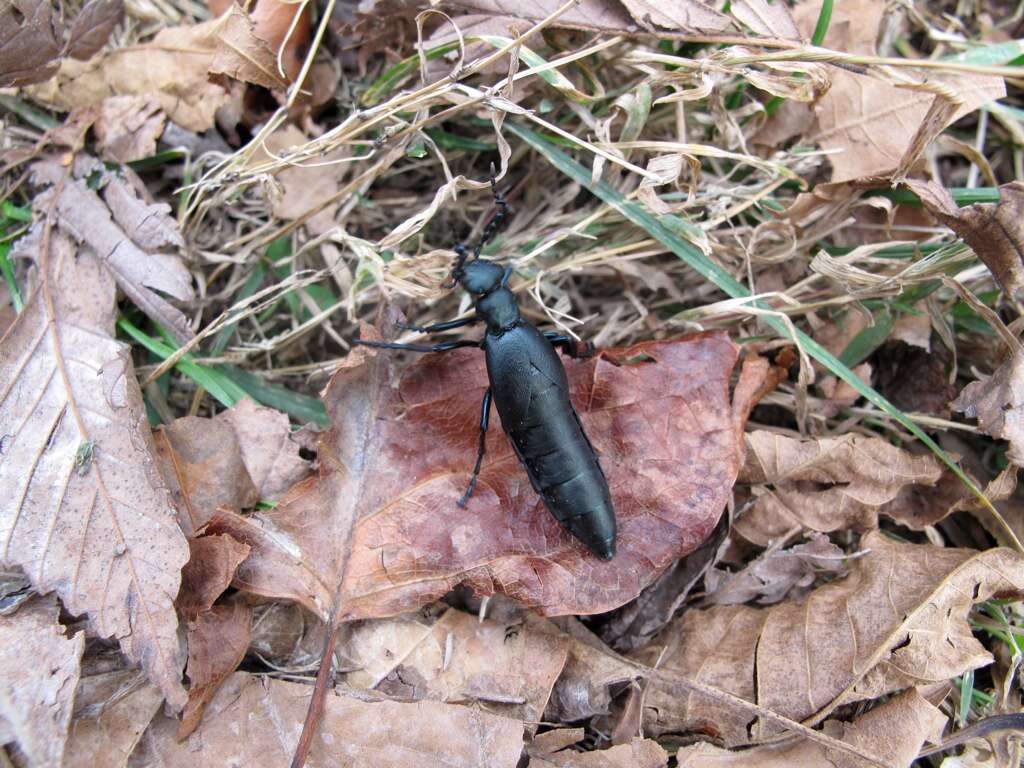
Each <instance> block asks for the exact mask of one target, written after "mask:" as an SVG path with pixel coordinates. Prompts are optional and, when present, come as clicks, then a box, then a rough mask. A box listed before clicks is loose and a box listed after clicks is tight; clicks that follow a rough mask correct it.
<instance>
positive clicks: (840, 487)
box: [735, 431, 966, 546]
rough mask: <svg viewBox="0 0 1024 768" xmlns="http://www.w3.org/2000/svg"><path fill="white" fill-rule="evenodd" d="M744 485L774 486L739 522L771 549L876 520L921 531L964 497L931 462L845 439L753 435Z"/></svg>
mask: <svg viewBox="0 0 1024 768" xmlns="http://www.w3.org/2000/svg"><path fill="white" fill-rule="evenodd" d="M746 439H747V448H748V452H747V460H746V465H745V466H744V467H743V470H742V471H741V472H740V481H741V482H744V483H749V484H751V485H770V486H771V488H770V489H769V488H765V489H763V492H761V493H760V495H758V497H757V500H756V501H755V502H754V504H753V505H752V506H751V507H750V508H749V509H748V510H747V511H746V512H745V513H744V514H743V515H742V516H741V517H740V518H739V519H738V520H737V521H736V524H735V530H736V531H737V532H738V533H740V534H741V535H742V536H743V537H744V538H745V539H747V540H748V541H751V542H753V543H755V544H758V545H760V546H768V545H769V544H770V543H771V542H772V541H773V540H777V539H778V538H780V537H781V536H782V535H784V534H785V533H787V532H789V531H791V530H792V529H794V528H800V527H803V528H809V529H811V530H814V531H822V532H829V531H836V530H840V529H843V528H850V529H853V530H857V531H867V530H869V529H871V528H876V527H878V516H879V515H885V516H886V517H891V518H892V519H894V520H896V521H897V522H899V523H901V524H902V525H906V526H908V527H910V528H913V529H914V530H921V529H923V528H924V527H925V526H927V525H932V524H933V523H935V522H937V521H938V520H941V519H942V518H943V517H945V516H946V515H947V514H948V513H949V512H950V508H951V507H952V505H953V504H954V503H955V502H957V501H959V500H960V499H961V498H963V497H964V496H965V495H966V493H965V492H964V491H963V490H962V489H961V488H960V483H959V480H957V479H956V478H955V477H954V476H952V475H951V473H949V472H947V471H946V470H945V469H944V468H943V466H942V464H940V463H939V461H938V459H936V458H935V457H934V456H932V455H931V454H919V455H914V454H911V453H909V452H907V451H905V450H902V449H900V448H897V447H896V446H894V445H892V444H891V443H889V442H888V441H887V440H883V439H882V438H877V437H865V436H863V435H857V434H847V435H843V436H842V437H838V438H821V439H817V440H815V439H807V440H799V439H796V438H791V437H783V436H782V435H777V434H774V433H772V432H766V431H755V432H751V433H748V434H747V436H746Z"/></svg>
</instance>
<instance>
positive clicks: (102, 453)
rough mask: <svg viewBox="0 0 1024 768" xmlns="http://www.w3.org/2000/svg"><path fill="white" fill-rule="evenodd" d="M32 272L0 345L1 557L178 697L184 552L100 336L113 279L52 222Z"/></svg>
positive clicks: (148, 446) (107, 339) (144, 437)
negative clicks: (37, 279)
mask: <svg viewBox="0 0 1024 768" xmlns="http://www.w3.org/2000/svg"><path fill="white" fill-rule="evenodd" d="M39 266H40V270H41V271H42V272H43V273H44V274H45V279H43V280H42V282H41V285H40V287H39V288H37V290H36V291H35V292H34V293H33V295H32V297H31V298H30V299H29V301H28V303H27V304H26V306H25V309H24V310H23V311H22V313H21V314H20V315H19V316H18V319H17V320H16V321H15V323H14V325H13V326H11V328H10V329H9V330H8V332H7V334H6V335H5V336H4V338H3V340H2V342H0V392H2V393H3V395H2V399H0V434H2V435H4V461H2V462H0V494H2V495H3V496H4V497H5V498H8V499H17V500H18V501H17V502H16V503H14V504H10V505H7V506H6V507H4V509H3V510H2V512H0V530H2V531H3V549H2V551H0V559H2V560H3V561H4V562H7V563H13V564H17V565H20V566H21V567H22V568H23V569H24V570H25V573H26V574H27V575H28V576H29V577H30V578H31V579H32V583H33V585H34V586H35V588H36V589H37V590H39V591H40V592H44V593H45V592H51V591H53V590H57V592H58V594H59V595H60V597H61V600H62V601H63V602H64V605H65V606H66V607H67V609H68V610H69V611H70V612H71V613H73V614H88V615H89V620H90V623H91V626H92V629H93V630H94V631H95V632H96V634H98V635H100V636H101V637H110V638H114V639H116V640H117V641H119V642H120V643H121V648H122V650H123V651H124V653H125V655H127V656H128V658H130V659H132V660H134V661H138V662H141V663H142V665H143V668H144V670H145V671H146V674H147V675H148V676H149V678H150V679H151V680H152V681H153V682H154V683H156V684H157V685H158V686H159V688H160V690H161V691H162V692H163V694H164V695H165V696H166V697H167V699H168V701H169V702H170V703H171V705H172V706H174V707H176V708H180V707H181V706H182V705H183V704H184V702H185V692H184V689H183V688H182V687H181V667H182V663H183V661H184V660H183V658H182V656H181V651H180V648H179V645H178V636H177V628H178V621H177V617H176V615H175V612H174V606H173V604H172V600H173V597H174V595H176V594H177V593H178V584H179V581H180V572H181V567H182V566H183V565H184V564H185V562H186V560H187V559H188V547H187V545H186V542H185V537H184V536H183V535H182V533H181V529H180V528H178V525H177V523H176V522H175V513H174V509H173V508H172V507H171V504H170V498H169V495H168V493H167V489H166V488H165V487H164V485H163V482H162V481H161V479H160V476H159V473H158V472H157V471H156V467H155V466H154V462H153V459H152V442H151V439H150V433H149V426H148V424H147V423H146V415H145V409H144V407H143V404H142V395H141V393H140V392H139V387H138V384H137V382H136V380H135V373H134V370H133V368H132V364H131V357H130V355H129V349H128V347H127V346H126V345H124V344H121V343H120V342H117V341H115V340H114V339H113V338H112V333H113V326H114V312H115V306H114V282H113V279H112V278H111V277H110V275H109V274H108V273H107V272H106V271H105V270H104V268H103V267H102V266H101V264H100V263H99V261H98V260H97V259H96V258H95V256H93V254H92V253H91V252H90V250H89V249H84V250H82V251H79V252H77V253H76V249H75V247H74V246H73V244H72V243H71V241H70V239H68V238H67V237H66V236H64V235H62V234H60V233H59V232H53V233H52V237H51V243H50V249H49V253H48V254H42V258H41V261H40V265H39Z"/></svg>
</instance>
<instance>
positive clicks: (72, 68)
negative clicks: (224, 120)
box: [28, 19, 227, 132]
mask: <svg viewBox="0 0 1024 768" xmlns="http://www.w3.org/2000/svg"><path fill="white" fill-rule="evenodd" d="M221 22H222V20H221V19H213V20H211V21H206V22H203V23H202V24H196V25H193V26H182V27H165V28H164V29H161V30H160V31H159V32H158V33H157V35H156V37H154V38H153V39H152V40H151V41H150V42H148V43H143V44H141V45H135V46H132V47H131V48H127V49H122V50H118V51H114V52H111V53H109V54H107V55H106V56H102V57H98V58H94V59H92V60H90V61H88V62H81V61H76V60H74V59H64V60H63V61H62V62H61V63H60V69H59V70H58V72H57V74H56V76H55V77H54V78H52V79H51V80H49V81H47V82H45V83H41V84H39V85H36V86H33V87H32V88H30V89H29V90H28V93H29V94H31V95H32V96H33V98H36V99H38V100H40V101H42V102H44V103H48V104H52V105H53V106H55V107H56V108H58V109H61V110H65V111H70V110H72V109H77V108H81V107H91V106H97V105H99V104H102V103H103V101H104V100H105V99H107V98H109V97H111V96H130V95H148V96H151V97H152V98H154V99H156V100H157V101H158V102H159V103H160V106H161V107H163V110H164V112H165V113H166V114H167V117H168V118H170V119H171V120H172V121H173V122H175V123H177V124H178V125H180V126H181V127H182V128H186V129H188V130H191V131H197V132H202V131H206V130H209V129H210V128H212V127H213V122H214V120H213V117H214V113H215V112H216V111H217V109H218V107H220V106H221V105H222V104H224V103H225V102H226V101H227V92H226V91H225V90H224V89H223V88H222V87H221V86H219V85H217V84H215V83H211V82H209V80H208V79H207V78H208V75H209V72H210V67H211V65H212V62H213V55H214V51H215V49H216V47H217V31H218V29H219V25H220V24H221Z"/></svg>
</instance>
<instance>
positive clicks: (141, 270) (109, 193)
mask: <svg viewBox="0 0 1024 768" xmlns="http://www.w3.org/2000/svg"><path fill="white" fill-rule="evenodd" d="M32 171H33V181H34V182H35V183H36V184H37V185H39V186H48V187H49V189H46V190H45V191H43V192H40V193H38V194H37V195H36V197H35V200H34V201H33V207H34V208H35V211H36V213H37V214H39V216H40V217H45V216H47V215H50V213H51V211H52V212H53V213H54V214H55V217H54V220H55V223H56V224H57V225H58V226H59V227H60V229H61V230H62V231H64V232H67V233H68V234H69V235H71V236H72V237H73V238H74V239H75V241H76V242H78V243H81V244H84V245H86V246H87V250H88V251H89V252H90V253H93V254H95V255H96V256H97V258H99V260H100V262H101V263H102V264H103V266H104V267H106V268H107V269H108V270H109V271H110V273H111V274H112V275H113V276H114V279H115V280H117V284H118V286H119V287H120V288H121V290H123V291H124V292H125V294H127V295H128V297H129V298H130V299H131V300H132V302H133V303H134V304H135V305H136V306H137V307H138V308H139V309H141V310H142V311H143V312H145V313H146V314H147V315H148V316H149V317H150V318H152V319H153V320H155V321H156V322H158V323H160V324H161V325H163V326H164V327H165V328H166V329H167V330H168V331H169V332H170V333H171V335H172V336H174V337H175V338H176V339H177V340H178V341H179V342H181V343H184V342H185V341H188V340H189V339H190V338H192V337H193V336H194V335H195V334H194V333H193V332H192V329H191V328H190V327H189V322H188V318H186V317H185V315H184V314H183V313H182V312H181V310H179V309H178V308H177V307H175V306H173V305H172V304H170V303H169V302H168V301H167V300H166V299H164V298H163V297H162V296H161V295H160V294H158V293H157V291H160V292H161V293H166V294H169V295H171V296H173V297H175V298H177V299H180V300H182V301H184V300H187V299H191V298H193V297H194V293H193V290H192V277H191V275H190V274H189V272H188V270H187V269H186V268H185V265H184V264H183V263H182V261H181V258H180V257H179V256H178V255H176V254H175V255H171V254H163V253H153V252H147V251H146V250H144V247H145V246H148V247H159V245H156V246H154V244H153V242H152V238H153V235H154V232H157V233H160V234H162V235H163V236H164V238H173V240H172V242H170V243H161V245H164V244H166V245H175V246H179V247H180V246H182V245H183V243H182V241H181V235H180V234H179V233H178V231H177V227H176V225H173V224H171V223H169V222H173V219H169V216H168V214H169V212H170V206H169V205H167V204H166V203H154V204H152V205H147V204H145V203H143V202H142V201H140V200H139V198H138V196H137V195H136V194H135V192H134V191H132V190H131V188H130V187H129V186H128V182H127V181H126V179H124V178H122V177H120V176H119V175H118V174H115V173H112V172H111V173H107V172H104V171H105V169H104V166H103V164H102V163H100V162H99V161H98V160H96V159H95V158H90V157H85V156H82V157H80V158H79V159H78V162H77V163H76V167H75V173H74V175H73V177H69V178H66V179H65V169H64V168H63V167H61V166H60V165H59V164H58V163H57V162H55V161H49V160H48V161H43V162H40V163H36V164H35V165H34V166H32ZM96 174H99V175H100V179H99V181H98V182H97V183H98V184H99V188H100V190H101V191H102V192H103V199H101V198H100V196H99V195H98V194H97V192H96V191H95V190H93V189H92V188H90V185H89V180H90V179H94V178H95V175H96ZM54 197H56V200H54ZM43 226H44V224H43V222H42V221H37V223H36V224H35V226H34V227H33V232H32V233H31V235H30V237H27V238H24V239H23V240H21V241H19V243H18V247H17V248H16V250H18V251H19V253H21V254H22V255H27V254H29V253H30V249H36V248H38V246H39V242H40V241H41V239H42V229H43ZM140 241H141V242H140ZM140 246H143V247H140Z"/></svg>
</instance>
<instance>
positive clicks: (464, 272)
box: [356, 175, 615, 560]
mask: <svg viewBox="0 0 1024 768" xmlns="http://www.w3.org/2000/svg"><path fill="white" fill-rule="evenodd" d="M491 190H492V193H493V195H494V202H495V204H496V205H497V208H498V210H497V211H496V212H495V214H494V216H492V217H491V220H490V221H489V222H488V223H487V226H486V227H485V228H484V231H483V234H482V235H481V237H480V240H479V242H477V244H476V246H475V247H474V248H473V258H472V259H470V258H469V251H468V250H467V249H466V247H465V246H464V245H463V244H461V243H459V244H457V245H456V246H455V253H456V255H457V256H458V258H457V260H456V262H455V266H454V267H453V269H452V273H451V277H452V279H451V282H450V283H448V284H446V286H445V287H448V288H454V287H455V286H456V285H461V286H462V288H463V289H464V290H465V291H466V292H468V293H469V294H470V296H472V297H473V304H474V307H475V309H476V313H475V314H474V315H473V316H471V317H468V318H465V319H462V320H449V321H448V322H444V323H437V324H435V325H429V326H425V327H419V326H410V325H405V326H401V327H403V328H405V329H407V330H413V331H417V332H419V333H434V332H438V331H446V330H449V329H451V328H459V327H462V326H465V325H470V324H472V323H477V322H481V321H482V322H484V323H485V324H486V325H487V332H486V334H485V335H484V338H483V339H482V340H480V341H469V340H458V341H445V342H441V343H439V344H433V345H427V344H396V343H392V342H377V341H361V340H360V341H357V342H356V343H357V344H362V345H364V346H369V347H379V348H383V349H405V350H409V351H412V352H447V351H449V350H452V349H459V348H460V347H480V348H482V349H483V351H484V354H485V355H486V360H487V376H488V379H489V381H490V386H489V387H488V388H487V391H486V392H485V393H484V400H483V405H482V408H481V412H480V446H479V449H478V451H477V457H476V465H475V466H474V467H473V474H472V476H471V477H470V480H469V487H468V488H466V492H465V493H464V494H463V496H462V498H461V499H460V500H459V501H458V504H459V506H460V507H463V506H465V505H466V502H467V500H468V499H469V497H470V496H471V495H472V493H473V488H474V487H475V486H476V481H477V477H478V476H479V474H480V465H481V463H482V462H483V459H484V454H485V453H486V451H487V426H488V423H489V418H490V411H491V401H492V399H493V401H494V405H495V406H496V407H497V409H498V415H499V416H500V417H501V425H502V427H503V428H504V430H505V432H506V434H508V437H509V440H510V442H511V443H512V447H513V448H514V449H515V452H516V455H517V456H518V457H519V461H520V462H521V463H522V465H523V466H524V467H525V468H526V472H527V474H528V475H529V476H530V482H531V483H532V485H533V488H534V490H535V491H536V492H537V493H538V494H540V496H541V498H542V499H543V500H544V504H545V506H547V508H548V510H549V511H550V512H551V514H553V515H554V516H555V519H557V520H558V521H559V522H560V523H561V524H562V525H564V526H565V527H566V528H567V529H568V530H569V532H570V533H572V535H573V536H575V537H576V538H577V539H579V540H580V541H582V542H583V543H584V544H585V545H586V546H587V548H588V549H589V550H590V551H591V552H593V553H594V554H595V555H597V556H598V557H599V558H601V559H602V560H611V559H612V558H613V557H614V556H615V511H614V509H613V508H612V501H611V495H610V493H609V492H608V481H607V480H606V479H605V476H604V472H603V471H602V470H601V465H600V463H599V462H598V458H597V453H596V452H595V451H594V447H593V446H592V445H591V443H590V440H589V439H588V438H587V435H586V433H585V432H584V431H583V425H582V424H580V419H579V416H578V415H577V414H576V410H575V409H574V408H573V405H572V402H571V401H570V399H569V382H568V379H567V378H566V375H565V368H564V367H563V366H562V361H561V360H560V359H559V357H558V354H557V353H556V352H555V347H561V348H562V349H563V351H565V352H567V353H568V354H570V355H572V356H577V347H576V343H575V342H574V341H573V340H572V339H570V338H568V337H566V336H560V335H558V334H556V333H551V332H545V333H541V332H540V331H538V330H537V329H536V328H535V327H534V326H533V325H532V324H531V323H530V322H529V321H527V320H525V319H523V317H522V316H520V314H519V306H518V302H517V300H516V297H515V294H513V293H512V291H511V290H509V287H508V281H509V278H510V277H511V276H512V268H511V267H505V268H503V267H501V266H500V265H498V264H495V263H494V262H493V261H489V260H487V259H483V258H481V257H480V251H481V249H482V248H483V247H484V245H486V244H487V242H488V241H489V240H490V239H491V238H492V237H493V236H494V234H495V232H497V230H498V227H499V226H500V225H501V222H502V221H503V220H504V219H505V217H506V216H507V214H508V203H506V201H505V199H504V198H503V197H502V196H501V194H500V193H499V192H498V190H497V187H496V185H495V181H494V177H493V175H492V177H491Z"/></svg>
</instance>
